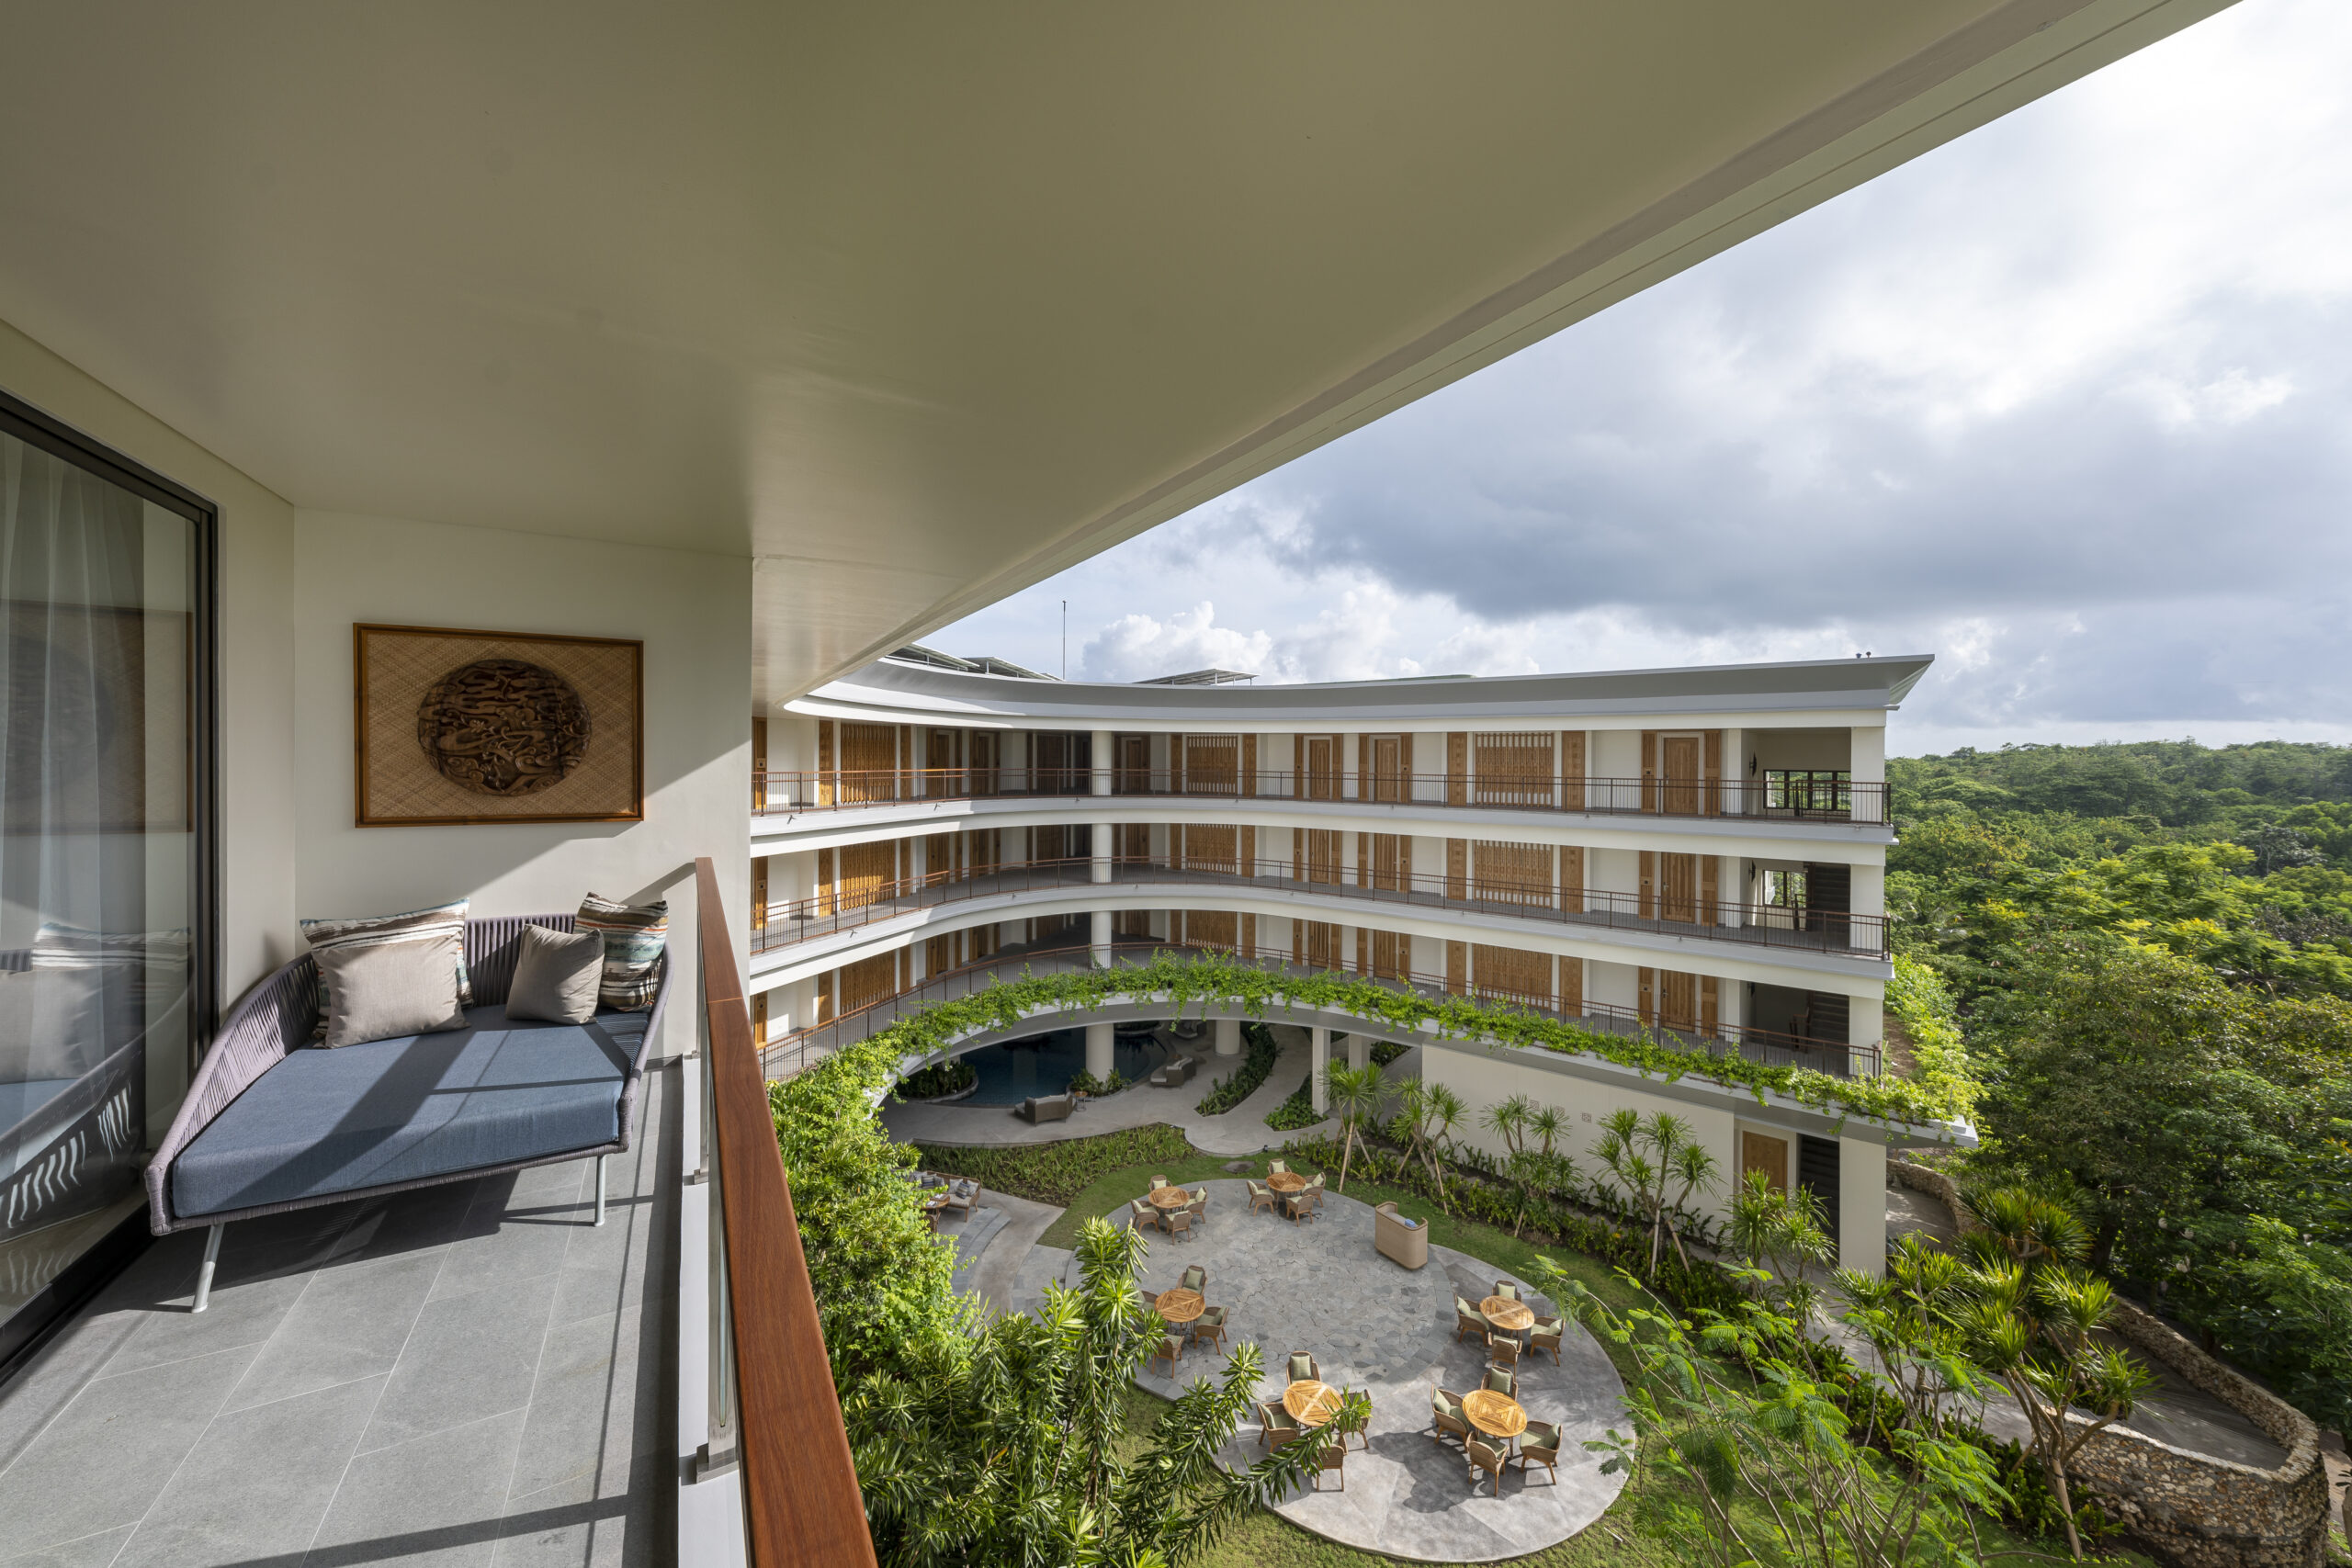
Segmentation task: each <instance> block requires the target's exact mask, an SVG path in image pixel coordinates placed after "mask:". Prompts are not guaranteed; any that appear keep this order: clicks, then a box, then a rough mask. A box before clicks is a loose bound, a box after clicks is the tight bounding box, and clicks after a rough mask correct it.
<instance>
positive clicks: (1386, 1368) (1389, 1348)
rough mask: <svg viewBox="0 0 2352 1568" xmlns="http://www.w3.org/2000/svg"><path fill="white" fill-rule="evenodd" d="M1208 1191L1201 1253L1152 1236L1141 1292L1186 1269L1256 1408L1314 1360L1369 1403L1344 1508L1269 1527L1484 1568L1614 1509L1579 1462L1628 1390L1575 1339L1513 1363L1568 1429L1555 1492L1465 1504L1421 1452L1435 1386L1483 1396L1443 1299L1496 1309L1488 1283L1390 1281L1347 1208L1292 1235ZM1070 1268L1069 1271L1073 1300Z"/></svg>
mask: <svg viewBox="0 0 2352 1568" xmlns="http://www.w3.org/2000/svg"><path fill="white" fill-rule="evenodd" d="M1207 1185H1208V1190H1209V1207H1208V1213H1207V1214H1206V1216H1205V1220H1204V1223H1203V1224H1200V1225H1199V1226H1198V1227H1197V1229H1198V1235H1197V1237H1196V1239H1194V1240H1193V1241H1191V1242H1184V1241H1179V1240H1176V1239H1175V1238H1173V1237H1162V1236H1159V1235H1151V1236H1150V1238H1149V1239H1150V1244H1151V1245H1150V1251H1149V1253H1148V1256H1147V1258H1146V1259H1145V1267H1144V1272H1143V1275H1142V1279H1141V1284H1142V1288H1143V1289H1144V1290H1146V1291H1147V1292H1153V1293H1155V1294H1156V1293H1157V1292H1159V1291H1161V1290H1164V1289H1166V1288H1167V1287H1169V1286H1170V1285H1173V1284H1174V1283H1176V1281H1177V1279H1178V1277H1179V1276H1180V1275H1181V1274H1182V1272H1183V1270H1184V1269H1185V1268H1186V1267H1187V1266H1190V1265H1194V1264H1197V1265H1198V1266H1199V1267H1201V1268H1202V1269H1205V1270H1206V1271H1207V1273H1208V1291H1207V1295H1208V1299H1209V1300H1210V1301H1211V1302H1212V1303H1220V1304H1223V1305H1225V1306H1227V1307H1229V1308H1231V1309H1232V1311H1231V1316H1230V1319H1229V1321H1230V1322H1231V1324H1232V1325H1233V1326H1232V1331H1231V1335H1230V1340H1231V1342H1232V1343H1235V1344H1238V1343H1239V1342H1241V1341H1243V1340H1250V1341H1253V1342H1255V1343H1256V1344H1257V1345H1258V1347H1259V1348H1260V1349H1261V1351H1262V1352H1263V1362H1264V1365H1265V1368H1266V1374H1267V1375H1266V1378H1265V1381H1264V1382H1263V1383H1262V1384H1261V1390H1260V1393H1261V1396H1262V1397H1267V1398H1274V1397H1279V1396H1280V1394H1281V1393H1282V1389H1283V1383H1284V1382H1285V1380H1284V1378H1283V1360H1284V1359H1285V1358H1286V1357H1288V1356H1289V1355H1290V1354H1291V1353H1292V1352H1294V1351H1299V1350H1304V1351H1306V1353H1307V1354H1308V1355H1311V1356H1313V1357H1314V1358H1315V1359H1316V1361H1317V1365H1318V1369H1319V1370H1320V1371H1321V1372H1322V1375H1323V1381H1324V1382H1328V1383H1330V1384H1331V1385H1332V1386H1334V1387H1340V1386H1342V1385H1345V1386H1351V1387H1355V1388H1361V1389H1365V1390H1367V1391H1369V1392H1370V1393H1371V1394H1372V1403H1373V1420H1372V1427H1371V1430H1370V1432H1369V1434H1368V1436H1369V1438H1370V1439H1371V1442H1370V1446H1369V1447H1367V1448H1364V1449H1361V1450H1351V1452H1350V1453H1349V1455H1348V1459H1347V1462H1346V1464H1345V1467H1344V1475H1345V1479H1346V1490H1345V1491H1341V1490H1340V1488H1339V1485H1338V1478H1337V1477H1331V1478H1327V1479H1326V1480H1325V1481H1324V1483H1323V1486H1324V1489H1323V1490H1322V1491H1319V1492H1310V1491H1302V1492H1299V1493H1297V1494H1295V1495H1292V1496H1290V1497H1288V1498H1286V1499H1284V1500H1283V1502H1281V1503H1279V1504H1277V1505H1276V1506H1275V1511H1276V1512H1277V1513H1279V1514H1281V1515H1282V1516H1283V1517H1284V1518H1286V1519H1289V1520H1290V1521H1291V1522H1292V1523H1294V1524H1295V1525H1297V1526H1298V1527H1300V1528H1301V1529H1307V1530H1312V1531H1313V1532H1315V1533H1316V1534H1317V1535H1321V1536H1326V1537H1329V1539H1331V1540H1337V1541H1340V1542H1343V1543H1345V1544H1346V1545H1349V1546H1352V1547H1357V1548H1359V1549H1362V1550H1363V1551H1378V1552H1385V1553H1386V1554H1387V1555H1389V1556H1392V1557H1400V1558H1406V1559H1408V1560H1411V1561H1415V1562H1495V1561H1498V1560H1499V1559H1503V1558H1509V1557H1520V1556H1524V1555H1525V1554H1527V1553H1528V1552H1531V1551H1541V1550H1543V1549H1544V1548H1545V1547H1547V1546H1551V1545H1554V1544H1555V1543H1557V1542H1559V1541H1562V1540H1566V1539H1567V1538H1568V1537H1570V1536H1572V1535H1574V1534H1576V1533H1577V1531H1578V1530H1581V1529H1584V1528H1585V1527H1586V1526H1588V1525H1589V1524H1591V1523H1592V1522H1593V1521H1594V1520H1595V1519H1597V1518H1599V1517H1600V1516H1601V1514H1602V1513H1603V1512H1605V1511H1606V1510H1607V1509H1608V1507H1609V1506H1610V1504H1611V1503H1612V1502H1614V1501H1615V1500H1616V1497H1617V1494H1618V1493H1619V1492H1620V1491H1621V1490H1623V1486H1624V1483H1625V1481H1624V1477H1623V1475H1622V1474H1617V1475H1603V1474H1601V1473H1600V1463H1601V1461H1600V1457H1599V1456H1597V1455H1594V1454H1590V1453H1588V1452H1586V1451H1585V1450H1584V1449H1583V1448H1582V1447H1581V1445H1582V1443H1583V1442H1584V1441H1585V1440H1586V1439H1588V1438H1600V1437H1602V1436H1604V1435H1605V1434H1606V1432H1607V1430H1608V1428H1609V1427H1611V1426H1616V1427H1620V1428H1621V1429H1622V1428H1623V1426H1624V1423H1625V1420H1626V1417H1625V1415H1624V1406H1623V1396H1624V1385H1623V1383H1621V1382H1619V1381H1618V1378H1617V1373H1616V1371H1615V1369H1614V1368H1612V1367H1611V1365H1610V1363H1609V1358H1608V1357H1607V1356H1605V1355H1603V1354H1602V1353H1601V1349H1600V1346H1599V1345H1597V1344H1595V1343H1594V1342H1593V1340H1592V1338H1591V1337H1590V1336H1589V1335H1587V1334H1585V1333H1584V1332H1583V1331H1582V1330H1581V1329H1577V1328H1574V1327H1571V1328H1570V1330H1569V1333H1568V1336H1567V1340H1566V1344H1565V1346H1564V1347H1563V1348H1562V1352H1561V1359H1560V1364H1559V1365H1558V1366H1555V1365H1553V1363H1552V1360H1551V1358H1550V1357H1548V1356H1534V1357H1528V1358H1523V1359H1521V1362H1520V1378H1521V1395H1520V1399H1521V1404H1524V1405H1525V1406H1526V1407H1527V1410H1528V1413H1529V1414H1530V1415H1531V1416H1532V1417H1533V1418H1534V1419H1536V1420H1539V1421H1555V1422H1558V1423H1560V1424H1561V1425H1562V1426H1563V1427H1565V1428H1566V1432H1565V1438H1564V1442H1563V1445H1562V1447H1563V1452H1562V1455H1561V1464H1560V1470H1559V1479H1558V1481H1557V1483H1556V1484H1555V1483H1554V1482H1553V1480H1552V1477H1551V1476H1550V1475H1549V1474H1548V1473H1547V1472H1545V1471H1544V1469H1543V1468H1542V1467H1541V1466H1538V1467H1537V1468H1536V1469H1535V1470H1534V1471H1533V1472H1532V1474H1530V1475H1526V1476H1522V1475H1521V1473H1520V1471H1519V1468H1518V1466H1517V1465H1516V1464H1513V1465H1512V1466H1511V1467H1510V1469H1509V1470H1507V1471H1506V1472H1505V1473H1504V1478H1503V1484H1502V1495H1501V1496H1499V1497H1497V1496H1495V1495H1492V1491H1491V1489H1490V1488H1489V1487H1488V1486H1487V1485H1486V1484H1485V1483H1481V1484H1480V1486H1479V1488H1478V1490H1477V1493H1476V1495H1473V1494H1472V1490H1471V1471H1470V1467H1469V1463H1468V1461H1467V1460H1466V1459H1465V1458H1464V1453H1463V1450H1462V1448H1461V1446H1460V1445H1459V1444H1458V1443H1454V1442H1453V1441H1450V1440H1449V1441H1448V1442H1446V1443H1444V1444H1442V1445H1441V1444H1438V1443H1436V1442H1434V1441H1432V1440H1431V1438H1430V1393H1431V1392H1432V1391H1433V1390H1434V1389H1436V1388H1438V1387H1440V1386H1443V1387H1445V1388H1449V1389H1452V1390H1453V1391H1454V1392H1456V1393H1466V1392H1467V1391H1469V1390H1471V1389H1474V1388H1476V1387H1477V1386H1478V1382H1479V1379H1480V1378H1481V1376H1482V1375H1483V1374H1484V1369H1485V1366H1486V1353H1485V1349H1484V1348H1483V1347H1481V1346H1477V1345H1474V1344H1472V1343H1471V1342H1468V1341H1456V1340H1455V1339H1454V1337H1453V1298H1454V1296H1455V1295H1457V1294H1459V1295H1462V1296H1464V1297H1467V1298H1469V1299H1470V1300H1473V1301H1476V1300H1478V1299H1480V1298H1483V1297H1485V1296H1487V1295H1488V1294H1491V1293H1492V1292H1493V1288H1494V1281H1495V1280H1496V1278H1497V1275H1496V1271H1495V1269H1494V1267H1493V1266H1492V1265H1491V1264H1487V1263H1481V1262H1479V1261H1478V1260H1477V1259H1476V1258H1468V1257H1465V1256H1464V1255H1463V1254H1461V1253H1458V1252H1453V1251H1452V1250H1450V1249H1448V1248H1445V1247H1430V1263H1429V1267H1428V1268H1426V1269H1419V1270H1414V1269H1403V1268H1400V1267H1398V1266H1397V1264H1395V1263H1392V1262H1390V1261H1389V1260H1388V1259H1387V1258H1383V1257H1381V1256H1379V1254H1378V1253H1376V1252H1375V1251H1374V1249H1373V1212H1372V1210H1371V1209H1370V1208H1368V1207H1367V1206H1365V1205H1364V1204H1363V1203H1360V1202H1358V1201H1356V1200H1354V1199H1352V1198H1347V1197H1341V1196H1339V1195H1337V1194H1334V1195H1332V1196H1330V1197H1329V1198H1327V1199H1326V1200H1325V1201H1324V1213H1323V1217H1322V1218H1321V1219H1319V1220H1317V1221H1314V1222H1312V1223H1310V1224H1301V1225H1293V1224H1290V1223H1289V1222H1288V1221H1286V1220H1283V1219H1280V1218H1277V1217H1276V1216H1274V1215H1272V1214H1270V1213H1264V1212H1260V1213H1254V1214H1253V1213H1250V1212H1249V1202H1250V1195H1249V1187H1248V1184H1247V1183H1245V1182H1240V1181H1212V1182H1210V1183H1208V1184H1207ZM1120 1213H1124V1211H1121V1212H1120ZM1106 1217H1108V1218H1111V1219H1112V1220H1113V1221H1114V1223H1117V1221H1118V1219H1119V1217H1120V1216H1119V1214H1113V1215H1110V1216H1106ZM1076 1268H1077V1266H1076V1264H1075V1262H1071V1263H1068V1264H1066V1265H1065V1266H1064V1272H1065V1273H1066V1274H1069V1276H1071V1280H1070V1282H1073V1283H1074V1282H1075V1274H1076ZM1505 1277H1506V1278H1508V1276H1505ZM1521 1286H1522V1292H1523V1293H1526V1294H1528V1295H1531V1296H1532V1295H1533V1293H1534V1292H1532V1291H1526V1290H1525V1287H1524V1282H1523V1281H1522V1282H1521ZM1157 1364H1158V1365H1161V1366H1164V1365H1165V1363H1157ZM1223 1364H1224V1358H1223V1357H1222V1356H1220V1355H1218V1354H1216V1352H1215V1351H1214V1350H1212V1351H1210V1352H1207V1353H1196V1354H1193V1355H1188V1356H1187V1357H1186V1358H1185V1359H1183V1360H1182V1361H1180V1362H1179V1363H1178V1365H1177V1369H1176V1370H1177V1372H1178V1375H1179V1377H1180V1378H1181V1379H1182V1382H1183V1383H1185V1384H1189V1383H1190V1382H1193V1380H1194V1379H1196V1378H1200V1377H1214V1376H1215V1375H1216V1372H1217V1371H1218V1370H1219V1369H1220V1368H1221V1367H1222V1366H1223ZM1136 1381H1137V1382H1140V1383H1142V1384H1143V1386H1144V1387H1146V1388H1148V1389H1150V1390H1151V1391H1152V1392H1154V1393H1159V1394H1162V1395H1165V1396H1170V1397H1172V1396H1173V1395H1175V1394H1176V1393H1179V1392H1180V1387H1179V1384H1178V1382H1175V1381H1171V1380H1170V1379H1169V1378H1167V1377H1164V1376H1160V1375H1158V1374H1157V1373H1147V1374H1145V1375H1142V1376H1139V1377H1138V1378H1137V1380H1136ZM1258 1437H1259V1433H1258V1428H1257V1426H1256V1424H1255V1423H1254V1422H1252V1423H1250V1424H1247V1425H1245V1426H1244V1427H1243V1428H1242V1430H1241V1432H1240V1434H1239V1436H1238V1437H1237V1438H1235V1439H1234V1441H1233V1442H1232V1443H1231V1444H1229V1445H1228V1446H1227V1450H1226V1452H1225V1455H1224V1458H1225V1461H1226V1462H1227V1464H1229V1465H1236V1466H1243V1465H1248V1464H1250V1463H1252V1462H1254V1461H1256V1460H1257V1459H1258V1458H1260V1457H1261V1455H1262V1454H1263V1452H1264V1450H1262V1449H1261V1448H1260V1447H1259V1446H1258Z"/></svg>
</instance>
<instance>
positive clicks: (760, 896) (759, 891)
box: [752, 855, 768, 995]
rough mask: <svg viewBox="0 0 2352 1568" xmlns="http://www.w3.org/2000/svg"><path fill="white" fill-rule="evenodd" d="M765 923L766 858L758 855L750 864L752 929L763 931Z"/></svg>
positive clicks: (766, 917)
mask: <svg viewBox="0 0 2352 1568" xmlns="http://www.w3.org/2000/svg"><path fill="white" fill-rule="evenodd" d="M767 923H768V857H767V856H765V855H760V856H757V857H755V858H754V859H753V860H752V930H753V931H763V930H765V929H766V926H767ZM764 994H765V993H763V995H764Z"/></svg>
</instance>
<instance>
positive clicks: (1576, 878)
mask: <svg viewBox="0 0 2352 1568" xmlns="http://www.w3.org/2000/svg"><path fill="white" fill-rule="evenodd" d="M1560 908H1563V909H1566V911H1567V912H1568V913H1570V914H1572V915H1580V914H1582V913H1584V846H1583V845H1581V844H1569V845H1567V846H1566V847H1565V848H1564V849H1562V850H1561V851H1560Z"/></svg>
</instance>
